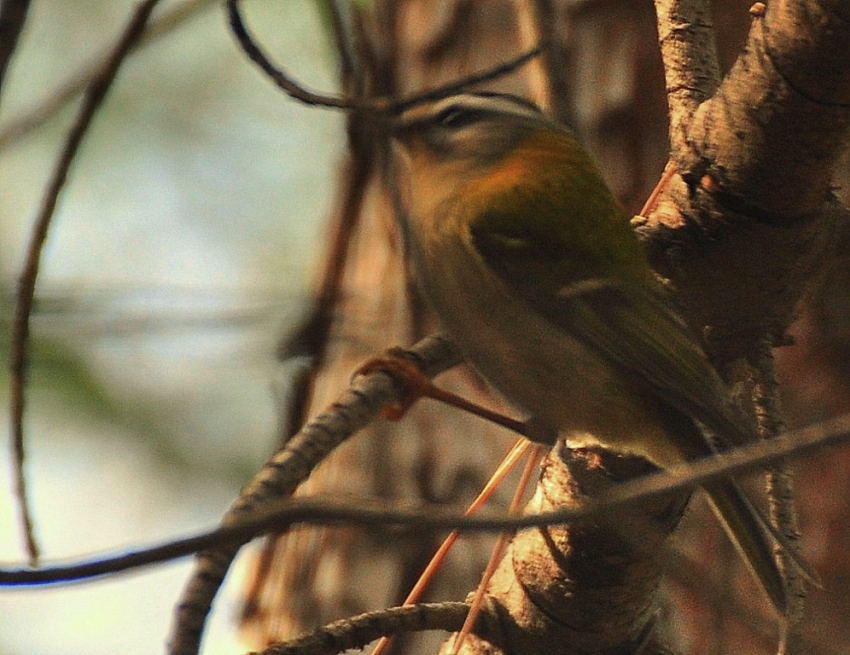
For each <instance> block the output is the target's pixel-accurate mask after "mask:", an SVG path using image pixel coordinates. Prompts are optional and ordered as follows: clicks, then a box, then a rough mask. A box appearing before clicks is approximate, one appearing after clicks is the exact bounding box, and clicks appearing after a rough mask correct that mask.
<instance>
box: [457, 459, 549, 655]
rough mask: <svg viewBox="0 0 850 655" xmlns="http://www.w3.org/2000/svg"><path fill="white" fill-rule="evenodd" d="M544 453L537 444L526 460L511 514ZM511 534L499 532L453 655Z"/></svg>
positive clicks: (475, 616) (478, 610)
mask: <svg viewBox="0 0 850 655" xmlns="http://www.w3.org/2000/svg"><path fill="white" fill-rule="evenodd" d="M542 453H543V447H542V446H541V445H540V444H535V446H534V450H532V452H531V456H530V457H529V458H528V460H527V461H526V462H525V467H524V468H523V471H522V475H521V476H520V479H519V483H518V484H517V488H516V490H515V491H514V497H513V498H512V499H511V505H510V507H509V508H508V513H509V514H517V513H518V512H519V509H520V503H521V502H522V499H523V497H524V496H525V492H526V490H527V489H528V484H529V482H530V481H531V476H532V474H533V473H534V470H535V468H537V465H538V464H539V462H540V457H541V455H542ZM511 534H512V533H510V532H502V533H500V534H499V538H498V540H497V541H496V545H495V546H494V547H493V552H492V553H491V554H490V561H488V562H487V566H486V567H485V569H484V573H483V574H482V576H481V582H480V583H479V584H478V588H477V589H476V590H475V595H474V596H473V597H472V601H471V602H470V605H469V614H467V615H466V620H464V622H463V626H462V627H461V629H460V632H458V633H457V636H456V637H455V640H454V643H453V644H452V650H451V655H458V653H459V652H460V649H461V648H462V647H463V642H464V641H466V638H467V636H469V633H470V632H471V631H472V627H473V626H474V625H475V621H476V620H477V619H478V615H479V614H480V613H481V609H482V607H483V604H484V595H485V594H486V593H487V588H488V587H489V585H490V580H492V578H493V574H495V573H496V568H497V567H498V566H499V562H501V561H502V557H504V555H505V551H506V550H507V548H508V544H509V543H510V539H511Z"/></svg>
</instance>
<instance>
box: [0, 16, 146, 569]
mask: <svg viewBox="0 0 850 655" xmlns="http://www.w3.org/2000/svg"><path fill="white" fill-rule="evenodd" d="M158 2H159V0H145V2H143V3H142V4H140V5H139V7H138V8H137V9H136V11H135V12H134V13H133V16H132V17H131V19H130V21H129V23H128V24H127V26H126V27H125V28H124V32H123V33H122V35H121V37H120V38H119V40H118V42H117V44H116V45H115V47H114V49H113V52H112V56H111V57H110V58H109V59H108V60H107V61H106V63H105V65H104V67H103V69H102V70H101V71H100V72H99V73H98V74H97V75H96V76H95V77H94V78H93V79H92V81H91V83H90V85H89V87H88V88H87V89H86V94H85V99H84V101H83V104H82V106H81V107H80V111H79V113H78V115H77V120H76V121H75V123H74V125H73V126H72V127H71V130H70V131H69V132H68V136H67V138H66V140H65V145H64V147H63V148H62V152H61V153H60V155H59V158H58V160H57V162H56V167H55V168H54V171H53V175H52V177H51V178H50V181H49V183H48V185H47V190H46V191H45V195H44V199H43V200H42V204H41V209H40V210H39V212H38V216H37V217H36V220H35V223H34V225H33V231H32V235H31V237H30V242H29V247H28V249H27V254H26V260H25V262H24V267H23V270H22V271H21V274H20V277H19V279H18V294H17V299H16V303H15V313H14V318H13V319H12V338H11V346H10V350H11V352H10V355H9V360H10V362H9V366H10V369H11V379H10V384H9V398H10V411H11V424H12V440H13V452H14V462H15V464H14V475H15V478H16V479H15V488H16V494H17V497H18V502H19V512H20V515H21V522H22V529H23V532H24V535H25V538H26V546H27V551H28V553H29V557H30V561H31V563H32V564H35V563H36V562H37V561H38V544H37V543H36V540H35V536H34V534H33V526H32V519H31V515H30V510H29V507H28V501H27V492H26V480H25V476H24V456H25V453H24V425H23V421H24V403H25V399H24V389H25V387H26V369H27V356H28V350H29V321H30V312H31V311H32V305H33V298H34V297H35V284H36V281H37V279H38V269H39V265H40V263H41V252H42V249H43V248H44V243H45V241H46V240H47V231H48V229H49V227H50V223H51V220H52V218H53V213H54V211H55V210H56V204H57V202H58V200H59V194H60V193H61V191H62V187H63V186H64V185H65V181H66V179H67V177H68V171H69V170H70V168H71V164H72V163H73V161H74V158H75V157H76V154H77V151H78V150H79V147H80V144H81V143H82V141H83V137H84V136H85V134H86V132H87V131H88V128H89V126H90V125H91V122H92V120H93V119H94V116H95V114H96V113H97V110H98V108H99V107H100V105H101V104H102V102H103V100H104V98H105V97H106V93H107V91H109V88H110V86H112V82H113V81H114V80H115V77H116V75H117V74H118V69H119V68H120V67H121V64H122V63H123V62H124V60H125V59H126V57H127V54H128V53H129V51H130V48H131V47H132V45H133V43H135V42H136V41H137V40H138V39H139V37H140V36H141V35H142V31H143V30H144V27H145V24H146V23H147V20H148V17H149V16H150V14H151V12H152V11H153V8H154V7H155V6H156V4H157V3H158Z"/></svg>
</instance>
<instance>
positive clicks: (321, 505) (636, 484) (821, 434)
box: [0, 373, 850, 586]
mask: <svg viewBox="0 0 850 655" xmlns="http://www.w3.org/2000/svg"><path fill="white" fill-rule="evenodd" d="M380 378H383V379H380ZM367 382H370V384H366V383H367ZM385 383H386V385H385ZM390 387H391V383H390V382H389V381H388V380H386V378H385V376H384V375H383V374H381V373H373V374H371V375H370V376H368V377H367V378H365V379H364V380H363V381H362V386H360V387H359V391H358V392H357V393H356V394H353V395H358V396H361V397H360V398H359V399H358V400H354V399H353V398H352V397H351V396H352V394H351V393H350V392H349V393H347V394H345V395H344V397H343V399H342V400H341V401H340V402H339V403H337V404H336V405H335V409H333V410H332V411H343V410H344V411H345V412H346V413H347V414H348V418H347V419H342V420H343V421H346V420H347V421H349V422H353V423H350V425H351V424H359V423H360V422H361V421H363V420H368V419H367V418H366V415H371V416H373V415H374V414H373V411H374V412H377V408H376V407H374V406H373V402H374V401H373V400H369V401H366V400H364V398H363V397H362V396H363V395H370V394H372V395H375V394H377V395H378V396H380V397H381V398H383V399H384V400H386V399H389V398H391V397H392V395H393V393H394V392H393V391H392V389H391V388H390ZM384 400H382V401H380V402H384ZM352 403H354V404H358V403H359V404H363V403H366V405H368V406H369V407H368V408H366V407H361V408H360V410H357V409H356V408H353V405H352ZM346 408H348V409H346ZM364 410H365V412H366V413H365V414H363V415H359V413H360V412H362V411H364ZM351 412H353V414H352V413H351ZM354 414H358V415H357V416H355V415H354ZM333 422H334V420H333V419H332V418H331V416H330V413H326V414H323V415H322V416H321V417H317V419H315V420H314V421H312V422H311V423H310V424H309V425H308V426H307V427H306V428H305V430H320V429H322V428H321V427H320V426H322V425H324V426H325V427H327V426H328V425H329V424H331V423H333ZM848 439H850V414H844V415H842V416H840V417H837V418H835V419H832V420H829V421H825V422H823V423H820V424H818V425H814V426H811V427H808V428H803V429H800V430H794V431H791V432H787V433H785V434H782V435H779V436H778V437H776V438H775V439H771V440H770V441H761V442H757V443H753V444H749V445H747V446H744V447H741V448H736V449H733V450H729V451H725V452H724V453H723V454H720V455H714V456H712V457H709V458H706V459H703V460H699V461H696V462H692V463H689V464H687V465H682V466H680V467H678V468H676V469H669V470H666V471H659V472H658V473H654V474H652V475H648V476H645V477H642V478H637V479H634V480H630V481H628V482H622V483H620V484H618V485H616V486H615V487H612V488H611V489H609V490H608V491H606V492H604V493H602V494H600V495H599V496H597V497H596V498H595V499H593V500H592V501H589V502H587V503H585V504H584V505H582V506H581V507H575V508H567V509H559V510H557V511H554V512H545V513H541V514H527V515H524V516H504V515H490V516H466V515H459V514H457V513H455V512H448V511H445V510H443V509H440V508H431V507H428V508H425V509H419V510H399V509H394V508H392V507H390V506H388V505H387V504H382V503H377V502H373V503H371V504H370V505H369V506H365V503H364V502H360V503H358V504H356V505H351V504H340V503H332V502H330V501H322V500H316V499H310V498H303V499H289V498H285V497H283V496H279V497H278V500H275V501H269V502H268V503H266V504H263V505H262V507H259V508H258V507H256V506H255V507H252V508H250V509H248V510H245V511H244V512H243V513H242V514H241V515H240V516H239V517H238V518H235V519H234V520H233V521H232V522H230V523H228V524H227V525H224V526H223V527H220V528H218V529H215V530H211V531H208V532H204V533H201V534H198V535H195V536H191V537H186V538H183V539H178V540H174V541H172V542H168V543H166V544H162V545H160V546H155V547H153V548H149V549H145V550H140V551H137V552H135V553H129V554H126V555H120V556H117V557H113V558H104V559H100V560H93V561H86V562H83V563H81V564H75V565H69V566H63V567H55V568H51V569H47V568H45V569H39V570H27V569H23V570H20V569H19V570H8V569H7V570H0V586H22V585H43V584H51V583H61V582H70V581H77V580H83V579H88V578H92V577H97V576H102V575H106V574H107V573H115V572H119V571H125V570H129V569H132V568H138V567H140V566H145V565H148V564H154V563H158V562H164V561H168V560H172V559H177V558H179V557H185V556H186V555H190V554H191V553H193V552H196V551H199V550H202V549H211V548H221V547H223V546H225V545H227V544H232V543H239V544H242V543H246V542H247V541H248V540H249V539H250V538H251V537H253V536H256V535H259V534H263V533H264V532H268V531H281V530H284V529H286V528H288V527H290V526H292V525H294V524H308V523H309V524H315V525H330V524H340V523H346V524H351V525H380V526H385V527H386V526H398V527H415V528H416V529H418V530H426V529H429V530H430V529H434V530H436V529H450V530H463V531H466V532H501V531H504V530H520V529H525V528H539V527H544V526H552V525H561V524H565V523H570V522H574V521H580V520H587V519H593V518H596V517H598V516H601V515H605V514H610V513H611V512H612V511H613V510H615V509H619V508H622V507H623V506H625V505H629V504H632V503H637V502H642V501H645V500H647V499H650V498H657V497H660V496H663V495H665V494H670V493H673V492H675V491H681V490H685V489H693V488H696V487H698V486H700V485H702V484H704V483H705V482H707V481H709V480H711V479H714V478H719V477H727V476H730V475H737V474H741V473H745V472H747V471H752V470H756V469H759V468H761V467H763V466H765V465H767V464H770V463H772V462H777V461H781V460H783V459H785V458H787V457H790V456H794V457H803V456H805V455H807V454H811V453H812V452H814V451H816V450H820V449H822V448H825V447H827V446H832V445H838V444H841V443H842V442H845V441H847V440H848ZM294 452H295V451H290V456H291V457H290V459H298V457H299V456H298V455H295V454H293V453H294ZM302 456H304V457H311V456H312V455H304V454H303V453H302ZM281 460H282V458H281V457H279V456H278V457H276V458H273V460H272V461H270V462H269V465H268V466H267V469H268V468H273V467H275V463H276V462H277V463H279V462H280V461H281ZM300 465H301V466H303V467H306V466H307V463H306V462H304V461H302V462H300ZM294 466H297V464H294ZM305 475H306V474H305ZM257 486H262V485H260V484H259V482H258V481H257V480H255V482H254V483H252V485H250V487H251V488H254V487H257ZM219 582H220V581H219Z"/></svg>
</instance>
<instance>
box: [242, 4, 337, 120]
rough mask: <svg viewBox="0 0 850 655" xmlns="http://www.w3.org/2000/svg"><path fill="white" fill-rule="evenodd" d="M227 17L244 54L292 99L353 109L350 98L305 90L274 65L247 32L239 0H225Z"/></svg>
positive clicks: (319, 105)
mask: <svg viewBox="0 0 850 655" xmlns="http://www.w3.org/2000/svg"><path fill="white" fill-rule="evenodd" d="M227 17H228V20H229V21H230V29H231V30H232V31H233V35H234V36H235V37H236V40H237V41H239V45H240V46H241V47H242V50H244V51H245V54H246V55H248V57H249V58H250V59H251V61H253V62H254V63H255V64H257V66H259V67H260V68H261V69H262V71H263V72H264V73H265V74H266V75H268V76H269V77H270V78H271V79H272V80H273V81H274V83H275V84H277V85H278V86H279V87H280V88H281V89H283V90H284V91H286V93H287V95H289V97H290V98H293V99H294V100H299V101H301V102H303V103H305V104H308V105H316V106H318V107H334V108H337V109H353V108H354V103H353V102H352V101H351V100H346V99H344V98H339V97H337V96H329V95H324V94H321V93H315V92H314V91H309V90H307V89H306V88H305V87H304V86H302V85H301V84H299V83H298V82H296V81H295V80H294V79H293V78H292V77H290V76H289V74H287V73H286V72H285V71H284V70H282V69H280V68H278V67H277V66H275V65H274V64H273V63H272V62H271V60H270V59H269V58H268V56H267V55H266V54H265V53H264V52H263V51H262V49H261V48H260V46H258V45H257V42H256V41H255V40H254V37H252V36H251V34H250V33H249V32H248V28H247V27H246V26H245V21H244V20H243V19H242V13H241V12H240V10H239V0H227Z"/></svg>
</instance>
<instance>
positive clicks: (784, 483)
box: [753, 339, 807, 655]
mask: <svg viewBox="0 0 850 655" xmlns="http://www.w3.org/2000/svg"><path fill="white" fill-rule="evenodd" d="M754 368H755V371H756V375H757V380H756V385H755V387H754V390H753V401H754V404H755V408H756V418H757V419H758V426H759V432H760V433H761V437H762V438H763V439H774V438H776V436H777V435H778V434H780V433H781V432H782V430H783V428H784V427H785V426H784V422H783V420H782V410H781V407H780V400H779V382H778V381H777V379H776V363H775V360H774V356H773V343H772V340H771V339H765V340H763V341H762V342H761V343H760V344H759V348H758V352H756V353H755V361H754ZM767 497H768V501H769V504H770V518H771V521H773V522H774V525H775V527H776V528H777V530H779V532H780V534H783V535H785V537H787V538H788V542H789V547H790V548H795V549H796V550H797V551H799V542H798V539H799V536H800V531H799V523H798V521H797V512H796V508H795V506H794V480H793V473H792V471H791V465H790V463H789V462H788V461H787V460H780V461H778V462H777V463H776V464H775V465H774V466H772V467H771V469H770V470H769V471H768V475H767ZM777 557H778V558H779V565H780V566H781V567H782V571H783V573H784V575H785V584H786V596H787V603H788V610H787V619H788V620H787V621H786V622H785V624H784V625H783V629H782V635H781V640H782V643H781V645H780V652H783V653H784V654H785V655H797V654H799V653H802V652H807V650H804V649H803V642H802V630H801V628H802V621H803V613H804V609H805V598H806V585H805V584H804V582H803V577H802V575H801V574H800V572H799V571H798V570H797V567H795V566H793V564H792V562H791V560H790V559H789V557H788V554H787V553H785V552H784V551H783V550H780V551H779V552H778V554H777Z"/></svg>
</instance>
